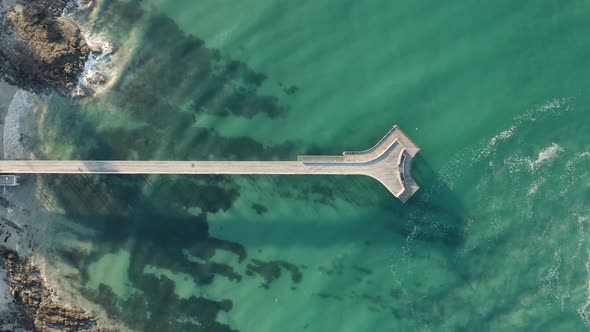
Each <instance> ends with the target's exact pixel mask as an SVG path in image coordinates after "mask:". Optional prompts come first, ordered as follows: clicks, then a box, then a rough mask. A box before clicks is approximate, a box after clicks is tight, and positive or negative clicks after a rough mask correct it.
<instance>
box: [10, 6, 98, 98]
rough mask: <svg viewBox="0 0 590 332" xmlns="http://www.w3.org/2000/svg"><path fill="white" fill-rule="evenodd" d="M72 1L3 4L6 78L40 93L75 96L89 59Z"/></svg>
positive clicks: (22, 87)
mask: <svg viewBox="0 0 590 332" xmlns="http://www.w3.org/2000/svg"><path fill="white" fill-rule="evenodd" d="M66 5H67V1H66V0H17V1H14V0H12V1H10V0H0V6H1V7H2V10H0V79H2V80H4V81H6V82H8V83H9V84H11V85H14V86H17V87H19V88H21V89H24V90H27V91H30V92H34V93H37V94H48V93H58V94H60V95H62V96H68V95H71V92H72V90H73V89H74V88H75V86H76V84H77V82H78V79H79V77H80V74H81V73H82V71H83V70H84V64H85V61H86V60H87V59H88V55H89V52H90V50H89V47H88V45H87V43H86V40H85V38H84V36H83V35H82V33H81V31H80V28H79V27H78V25H77V24H76V23H74V22H73V21H72V20H70V19H68V18H66V17H65V16H63V11H64V9H65V7H66Z"/></svg>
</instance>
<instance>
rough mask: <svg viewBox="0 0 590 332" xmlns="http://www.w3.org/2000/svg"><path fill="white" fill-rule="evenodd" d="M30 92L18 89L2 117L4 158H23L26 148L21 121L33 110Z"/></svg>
mask: <svg viewBox="0 0 590 332" xmlns="http://www.w3.org/2000/svg"><path fill="white" fill-rule="evenodd" d="M30 98H31V94H30V93H28V92H26V91H23V90H19V91H17V92H16V94H15V95H14V98H13V99H12V102H11V103H10V106H9V107H8V112H7V113H6V117H5V118H4V159H24V158H26V154H27V153H26V151H27V150H26V149H25V147H24V146H23V143H22V137H21V133H22V130H21V121H22V120H23V118H25V117H27V116H28V115H29V114H30V113H31V112H33V103H32V102H31V99H30Z"/></svg>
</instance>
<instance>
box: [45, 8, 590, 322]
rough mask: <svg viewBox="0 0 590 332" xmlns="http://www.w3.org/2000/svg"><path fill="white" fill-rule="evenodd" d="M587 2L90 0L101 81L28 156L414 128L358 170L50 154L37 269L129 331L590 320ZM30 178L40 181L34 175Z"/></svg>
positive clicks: (233, 150) (251, 154)
mask: <svg viewBox="0 0 590 332" xmlns="http://www.w3.org/2000/svg"><path fill="white" fill-rule="evenodd" d="M589 14H590V4H589V3H587V2H583V1H559V2H557V1H537V2H535V3H525V2H522V3H521V2H515V1H507V0H502V1H495V2H490V3H483V2H465V1H451V2H444V3H441V2H438V1H427V0H418V1H385V0H374V1H368V2H362V1H361V2H359V1H349V0H344V1H343V0H339V1H336V0H318V1H313V2H310V1H308V2H294V1H271V0H257V1H255V2H252V1H250V2H235V1H227V0H223V1H218V0H217V1H214V0H199V1H185V0H182V1H178V0H176V1H171V0H145V1H139V0H127V1H107V0H104V1H99V2H98V5H97V8H96V9H95V10H94V11H93V12H91V13H74V14H73V15H75V16H76V18H77V19H78V20H79V21H81V22H84V28H85V30H86V31H87V32H88V33H90V34H92V35H94V36H97V37H100V38H103V39H105V40H110V41H111V42H112V43H113V45H115V48H117V49H118V51H117V53H116V55H113V56H112V57H110V58H108V59H102V60H101V61H106V62H110V65H109V66H108V67H109V68H111V69H110V70H111V71H110V73H108V74H109V75H111V76H112V77H113V79H112V81H111V82H110V83H109V85H108V86H107V88H105V89H104V91H100V93H98V94H97V95H96V96H95V97H93V98H87V99H82V100H71V99H63V98H58V97H52V98H49V99H48V100H47V105H46V110H45V111H44V112H43V116H42V117H41V118H40V120H39V130H38V144H36V145H35V153H36V154H37V156H38V158H40V159H44V158H47V159H49V158H52V159H78V158H83V159H129V160H134V159H161V160H167V159H177V160H190V159H193V160H214V159H215V160H217V159H219V160H292V159H295V158H296V156H297V155H298V154H302V153H331V154H335V153H340V152H341V151H344V150H353V149H364V148H367V147H369V146H371V145H372V144H374V143H375V142H376V141H377V140H378V139H379V138H381V136H382V135H384V134H385V132H387V130H388V129H389V128H391V126H393V125H394V124H398V125H399V126H401V127H402V128H403V129H404V130H405V131H406V132H407V133H408V134H409V135H410V136H411V137H412V139H413V140H414V141H415V142H416V143H417V144H418V145H419V146H420V147H421V149H422V150H421V152H420V154H419V157H418V158H417V159H415V160H414V165H413V173H414V177H415V179H416V181H417V182H418V183H419V184H420V185H421V189H420V191H419V192H418V193H417V194H416V195H415V196H414V197H412V198H411V200H410V201H409V202H408V203H406V204H402V203H400V202H399V201H398V200H396V199H395V198H394V197H392V196H391V195H390V194H389V193H388V192H387V191H386V190H385V189H384V188H382V187H381V186H380V184H379V183H377V182H376V181H374V180H371V179H368V178H364V177H305V176H280V177H277V176H256V177H254V176H43V177H39V178H38V182H39V186H40V188H44V190H45V191H46V193H50V194H51V197H52V198H51V199H46V200H45V201H44V206H45V207H46V220H39V222H46V223H47V224H48V227H49V228H48V231H47V232H48V234H47V237H46V238H47V239H50V240H47V241H46V242H47V243H45V244H44V250H45V252H46V258H47V260H48V264H49V269H50V271H52V272H53V275H54V276H55V277H56V278H58V281H59V282H60V283H61V284H62V285H63V288H67V289H69V290H70V291H71V293H72V294H75V293H79V295H78V296H77V299H78V300H79V301H82V302H85V303H94V304H95V305H96V306H97V308H101V310H104V311H105V312H106V313H107V314H108V316H109V317H110V318H111V319H112V320H113V321H115V322H118V323H120V324H123V325H124V326H126V327H127V328H129V329H134V330H140V331H461V330H464V331H475V330H481V331H484V330H494V331H531V330H536V331H538V330H543V331H582V330H587V329H588V328H589V327H590V242H589V236H590V225H589V224H590V134H589V133H590V109H589V108H590V91H589V81H588V77H589V74H590V63H589V62H588V58H589V55H590V40H589V39H588V38H587V37H586V36H588V35H589V33H590V25H589V24H588V21H587V18H588V16H589ZM43 197H46V196H43Z"/></svg>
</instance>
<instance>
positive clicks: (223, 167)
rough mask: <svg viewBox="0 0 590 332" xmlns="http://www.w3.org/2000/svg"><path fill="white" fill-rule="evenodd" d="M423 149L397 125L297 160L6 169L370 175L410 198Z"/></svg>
mask: <svg viewBox="0 0 590 332" xmlns="http://www.w3.org/2000/svg"><path fill="white" fill-rule="evenodd" d="M419 150H420V149H419V148H418V146H417V145H416V144H415V143H414V142H413V141H412V140H411V139H410V138H409V137H408V136H407V135H406V133H404V132H403V131H402V130H401V129H400V128H399V127H397V126H394V127H393V128H392V129H391V130H390V131H389V132H388V133H387V134H386V135H385V136H384V137H383V138H382V139H381V140H380V141H379V142H378V143H377V144H376V145H375V146H373V147H372V148H370V149H368V150H365V151H346V152H344V153H343V154H342V155H341V156H299V157H298V158H297V161H122V160H112V161H110V160H109V161H107V160H67V161H66V160H0V173H1V174H27V173H28V174H77V173H91V174H277V175H280V174H304V175H367V176H370V177H372V178H375V179H377V180H378V181H379V182H381V183H382V184H383V185H384V186H385V187H386V188H387V189H388V190H389V191H390V192H391V193H392V194H393V195H394V196H395V197H397V198H399V199H400V200H401V201H402V202H406V201H407V200H408V199H409V198H410V196H412V195H413V194H414V193H415V192H416V191H417V190H418V188H419V186H418V185H417V184H416V182H415V181H414V179H413V178H412V173H411V166H412V159H413V158H414V156H415V155H416V153H418V151H419Z"/></svg>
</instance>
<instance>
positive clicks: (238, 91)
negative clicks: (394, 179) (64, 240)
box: [35, 1, 463, 331]
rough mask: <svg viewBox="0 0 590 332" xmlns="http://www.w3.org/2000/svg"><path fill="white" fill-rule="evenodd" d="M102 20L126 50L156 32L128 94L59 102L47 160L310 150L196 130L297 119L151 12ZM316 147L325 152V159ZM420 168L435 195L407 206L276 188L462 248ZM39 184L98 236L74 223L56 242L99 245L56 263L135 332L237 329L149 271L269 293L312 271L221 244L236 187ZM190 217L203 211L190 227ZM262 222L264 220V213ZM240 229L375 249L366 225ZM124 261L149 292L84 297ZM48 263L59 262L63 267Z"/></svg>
mask: <svg viewBox="0 0 590 332" xmlns="http://www.w3.org/2000/svg"><path fill="white" fill-rule="evenodd" d="M100 10H101V11H102V12H101V13H100V15H99V16H98V17H99V21H98V22H97V23H96V24H97V25H101V24H102V25H105V26H106V25H109V26H111V27H112V29H113V31H111V34H112V35H113V36H116V37H115V38H119V39H120V40H126V39H127V38H129V35H126V34H125V33H124V32H122V31H129V30H131V28H132V27H136V26H142V25H143V26H145V30H144V31H143V33H142V34H141V38H140V40H139V41H138V45H141V47H138V48H137V50H136V51H135V53H134V56H133V58H132V59H131V60H130V62H129V63H128V64H127V65H126V67H125V68H124V69H123V70H122V72H121V73H120V79H119V80H118V82H117V83H116V85H115V86H114V87H113V88H112V89H111V90H109V91H108V92H106V94H105V95H104V96H103V97H101V98H99V99H97V100H91V101H72V100H65V99H62V98H53V99H52V100H51V101H50V106H49V111H48V112H47V114H46V115H45V119H44V123H43V126H44V127H45V128H50V130H43V128H41V131H40V133H39V135H40V136H41V137H40V139H41V141H42V142H44V143H42V146H43V148H39V150H38V151H35V152H36V154H37V156H38V158H39V159H51V158H56V157H58V158H72V159H74V158H75V159H80V160H97V159H103V160H114V159H123V160H125V159H130V156H132V157H133V158H135V159H145V160H149V159H163V160H171V159H177V160H183V159H184V160H189V159H194V160H199V159H201V160H207V159H229V160H231V159H239V160H248V159H251V160H276V159H286V160H290V159H293V158H294V156H295V155H296V154H297V153H300V152H301V151H300V150H298V149H300V148H301V145H300V144H296V143H295V142H287V143H283V144H277V145H271V146H265V145H263V144H261V143H260V142H257V141H256V140H254V139H252V138H249V137H231V138H229V137H224V136H222V135H220V134H219V133H218V132H217V131H216V130H214V129H210V128H200V127H197V126H195V118H196V116H198V115H199V114H204V113H208V114H214V115H216V116H219V117H229V116H231V117H236V116H237V117H247V118H250V117H253V116H255V115H257V114H260V115H262V116H267V117H270V118H276V117H279V116H281V115H283V114H285V112H287V111H288V109H287V108H286V106H282V105H281V104H280V102H279V98H276V97H274V96H264V95H259V93H258V90H259V88H260V87H261V85H262V84H263V82H264V80H265V79H266V77H265V75H263V74H260V73H256V72H254V71H253V70H251V69H250V68H248V67H247V66H246V65H245V64H243V63H240V62H238V61H235V60H232V59H230V58H228V57H227V56H224V55H222V54H221V53H220V52H219V51H218V50H214V49H210V48H207V47H206V46H205V44H204V42H203V41H202V40H199V39H198V38H195V37H189V36H186V35H185V34H184V33H183V32H182V30H181V29H180V28H179V27H178V26H177V25H176V24H175V23H174V22H173V21H172V20H171V19H170V18H168V17H165V16H163V15H158V14H156V13H154V12H151V11H145V10H144V9H143V7H142V6H141V4H140V2H139V1H124V2H119V1H105V2H104V5H103V6H102V7H101V9H100ZM101 20H102V21H101ZM179 105H182V106H179ZM96 109H99V110H100V109H103V110H104V109H108V110H110V111H113V112H120V113H123V114H125V115H128V116H130V120H129V122H132V123H133V126H132V127H129V125H128V126H125V124H120V123H119V124H111V123H109V122H108V121H110V120H108V119H110V117H111V114H110V113H107V112H105V113H104V114H98V116H96V114H94V113H93V112H97V111H96ZM97 118H98V119H97ZM304 148H305V149H307V150H308V151H317V152H321V151H318V150H317V148H315V147H304ZM64 151H66V152H64ZM414 168H415V170H414V177H415V178H416V181H417V182H418V183H421V184H423V188H422V189H421V191H420V192H419V193H418V194H417V196H416V197H413V198H412V199H411V200H410V201H409V202H408V203H407V204H406V205H403V208H402V204H401V203H400V202H398V201H397V200H395V199H394V198H393V197H391V196H390V194H389V193H387V191H386V189H385V188H381V186H380V185H378V184H376V183H373V184H372V185H371V186H373V187H371V188H377V187H378V188H381V190H382V193H381V192H378V194H376V195H375V196H376V197H378V198H377V199H372V198H368V199H365V200H364V201H363V200H362V199H360V198H359V195H358V194H356V193H355V192H356V191H357V189H359V188H363V186H364V185H365V184H366V183H367V182H366V181H364V180H363V181H358V180H354V181H352V183H353V185H352V187H351V188H349V189H348V190H341V189H340V188H342V187H343V186H344V185H345V184H349V182H347V181H348V180H344V179H342V178H339V179H333V180H330V181H308V180H306V179H305V177H303V179H297V180H295V179H293V178H291V177H279V178H276V179H273V184H274V185H273V187H274V188H287V189H279V190H278V193H277V194H278V195H280V196H282V197H285V198H290V199H296V200H301V201H305V202H315V203H320V204H325V205H332V206H334V204H335V203H334V202H335V201H336V200H345V201H347V202H348V203H350V204H355V205H359V204H360V205H369V206H375V205H380V207H381V208H383V209H384V210H386V211H388V213H389V214H390V215H391V217H392V218H391V222H389V223H387V227H388V228H389V230H391V231H392V232H394V233H396V234H399V235H401V236H404V237H405V236H408V235H410V234H413V236H414V237H415V239H417V240H420V241H426V242H440V243H443V244H444V245H448V246H457V245H460V244H461V243H462V227H463V219H462V217H461V205H460V203H459V202H458V200H457V199H456V198H455V197H454V195H453V194H452V192H451V191H450V190H449V189H448V188H447V187H445V186H444V185H443V182H442V181H440V180H439V179H437V177H436V175H435V172H434V171H433V170H432V168H430V167H429V165H428V164H427V163H426V161H425V160H423V159H421V158H417V159H416V160H415V161H414ZM38 178H39V181H40V182H41V183H42V184H43V185H44V187H45V188H48V189H49V190H51V191H53V192H54V194H55V196H56V198H57V204H58V205H59V206H61V207H63V208H64V210H65V211H66V217H67V218H68V219H69V220H72V223H73V224H76V225H82V226H84V227H85V228H87V229H90V230H92V232H90V234H91V235H88V234H86V233H83V232H79V233H77V232H76V231H75V229H74V228H75V227H73V226H72V225H71V224H70V225H67V224H65V225H56V226H55V231H56V232H61V231H64V232H72V233H74V234H75V236H76V237H77V238H78V239H79V240H80V241H88V242H92V243H97V244H98V245H96V246H94V247H93V248H94V249H92V250H91V251H85V250H82V249H79V248H77V247H75V246H74V247H67V246H64V247H60V248H57V253H58V256H59V257H60V258H61V259H62V260H63V261H65V262H67V263H68V264H70V265H71V266H73V267H75V268H76V269H77V270H78V271H79V272H80V275H79V276H74V278H76V277H77V278H79V280H78V282H79V283H80V285H81V289H80V291H81V292H82V293H83V294H84V295H85V296H86V297H87V298H89V299H90V300H92V301H95V302H97V303H99V304H101V305H102V306H103V307H104V308H105V310H106V311H107V313H108V314H109V316H111V317H112V318H114V319H120V320H122V321H123V322H125V323H126V324H127V325H128V326H129V327H131V328H134V329H137V330H143V331H231V330H232V328H233V327H230V326H228V325H226V324H224V323H220V322H218V321H217V316H218V313H219V312H220V311H229V310H231V308H232V305H233V304H232V302H231V301H230V300H227V299H220V300H213V299H209V298H207V297H206V296H193V297H191V298H188V299H184V298H180V297H178V296H177V295H176V294H175V292H174V282H173V281H172V280H170V279H168V278H167V277H166V276H155V275H151V274H145V273H143V271H144V269H145V268H146V267H147V266H156V267H158V268H162V269H169V270H172V271H175V272H183V273H186V274H188V275H190V276H191V277H192V278H194V281H195V282H196V283H197V284H198V285H207V284H210V283H211V282H212V281H213V280H214V279H215V278H226V279H229V280H232V281H233V282H236V283H239V282H241V281H242V280H244V278H251V277H255V276H256V274H257V275H259V276H261V277H262V278H263V279H264V280H266V281H267V283H266V284H265V286H266V287H268V283H270V282H271V281H272V280H275V279H276V278H277V274H278V275H280V274H281V273H291V275H292V279H293V283H297V282H298V280H300V279H301V275H302V274H301V271H299V270H298V269H299V267H297V265H295V264H291V263H289V262H285V261H283V260H281V259H280V257H278V258H277V260H275V261H268V262H264V261H260V260H257V259H252V258H250V257H248V255H249V253H248V252H247V249H246V247H245V246H244V245H243V244H242V243H237V242H234V241H228V240H223V239H219V238H215V237H213V236H211V230H210V225H209V223H208V222H207V219H208V215H209V214H211V213H217V212H219V211H225V210H228V209H229V208H231V207H232V206H233V205H234V203H235V202H236V200H237V199H238V198H239V197H240V194H241V193H240V188H241V187H240V185H238V183H237V181H236V180H235V179H236V178H235V177H227V176H182V177H178V176H142V175H137V176H128V175H126V176H117V175H110V176H94V175H75V176H73V175H70V176H39V177H38ZM370 181H373V180H370ZM379 197H381V198H379ZM382 197H387V198H388V199H386V200H383V199H382ZM389 198H391V199H389ZM49 203H50V204H51V202H49ZM188 208H192V209H194V210H195V211H197V212H193V213H194V215H192V214H190V213H188ZM266 208H268V207H266ZM257 210H258V211H261V212H263V211H264V209H262V208H261V207H260V206H257ZM441 216H442V217H441ZM439 218H440V219H439ZM449 221H450V222H449ZM233 227H236V230H238V231H239V229H240V228H241V229H242V230H243V231H244V232H246V231H247V232H258V233H261V234H262V233H266V232H270V233H272V232H273V228H274V230H275V231H277V232H278V231H279V230H278V228H280V232H282V233H284V232H285V230H289V232H290V233H292V234H298V233H300V234H304V233H309V232H314V233H316V234H332V236H331V237H330V238H326V237H323V238H321V239H320V238H319V237H304V236H301V237H296V236H293V237H291V238H290V241H288V242H286V243H285V242H281V243H278V242H277V240H276V239H273V238H272V237H267V238H263V237H261V236H258V237H256V239H257V240H253V241H260V242H253V243H248V245H258V244H266V245H275V246H288V245H293V244H300V243H304V244H310V245H315V246H326V245H334V244H340V243H346V242H356V241H359V242H363V241H364V240H366V239H363V238H362V237H361V236H360V235H357V234H361V233H362V232H356V231H355V229H354V227H356V226H354V225H353V226H347V227H349V228H347V227H341V225H337V224H334V225H328V224H325V223H320V224H319V225H317V224H316V225H312V224H309V223H297V224H295V223H281V222H274V223H256V222H253V221H251V220H243V221H241V222H240V223H239V224H238V223H236V225H235V226H233ZM362 227H367V226H366V225H363V226H362ZM368 227H371V226H368ZM417 227H418V228H419V230H418V231H416V228H417ZM384 239H385V238H384ZM120 250H126V251H128V252H129V254H130V256H131V258H130V266H129V270H128V277H129V281H130V285H131V286H132V287H133V288H134V289H136V290H138V292H133V293H132V294H131V295H130V297H129V298H126V299H125V298H121V297H119V296H117V295H116V294H115V293H114V291H113V290H112V289H110V287H109V286H107V285H104V284H101V285H100V287H99V288H98V289H89V288H85V287H84V285H85V283H86V282H87V281H88V280H89V279H91V278H92V276H90V275H89V267H90V266H91V264H93V263H95V262H97V261H98V260H99V259H101V257H103V256H104V255H106V254H109V253H116V252H118V251H120ZM217 251H225V252H228V253H230V254H231V255H232V256H234V257H235V261H236V262H237V263H236V264H242V265H247V266H250V268H248V269H247V273H246V275H242V274H240V272H238V271H237V269H236V268H235V266H241V265H233V266H232V265H230V264H222V263H217V262H214V261H212V260H211V259H212V257H213V256H214V254H215V253H216V252H217ZM48 259H49V262H50V263H51V262H52V259H51V257H48ZM53 262H55V261H53ZM241 270H242V268H241V267H240V271H241ZM303 278H305V276H304V275H303ZM195 320H196V321H198V323H197V322H196V321H195Z"/></svg>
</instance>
